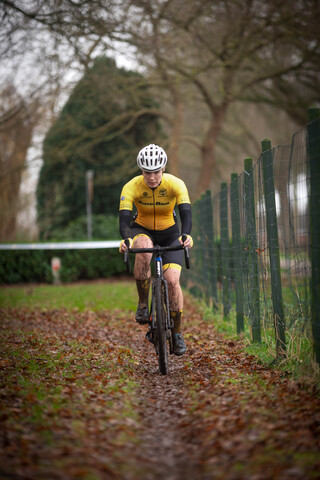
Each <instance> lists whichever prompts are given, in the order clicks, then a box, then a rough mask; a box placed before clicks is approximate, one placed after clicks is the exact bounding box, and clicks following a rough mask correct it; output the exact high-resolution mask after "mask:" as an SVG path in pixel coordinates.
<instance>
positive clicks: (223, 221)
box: [220, 182, 230, 317]
mask: <svg viewBox="0 0 320 480" xmlns="http://www.w3.org/2000/svg"><path fill="white" fill-rule="evenodd" d="M220 232H221V240H220V251H221V277H222V302H223V316H224V317H228V315H229V310H230V302H229V275H228V271H229V229H228V186H227V184H226V183H225V182H224V183H221V190H220Z"/></svg>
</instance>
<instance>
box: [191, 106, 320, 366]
mask: <svg viewBox="0 0 320 480" xmlns="http://www.w3.org/2000/svg"><path fill="white" fill-rule="evenodd" d="M193 219H194V221H193V223H194V225H193V237H194V239H195V246H194V248H193V251H192V269H191V270H190V271H188V272H187V273H186V272H184V282H185V284H186V286H187V288H188V289H189V290H190V291H191V292H192V293H193V294H195V295H197V296H202V297H204V298H205V299H206V301H207V303H208V304H209V305H212V308H213V309H214V310H217V309H219V308H221V311H222V313H223V316H224V317H225V318H227V319H228V318H230V319H231V317H232V318H235V330H236V331H237V333H238V334H240V333H241V332H242V331H243V330H244V328H245V327H248V328H249V329H250V334H251V338H252V342H260V341H261V339H262V338H265V337H266V335H269V336H271V337H272V338H273V342H274V345H275V353H276V356H277V357H278V358H283V357H284V356H285V355H286V351H287V348H288V344H289V343H290V341H291V339H292V338H293V336H294V335H298V336H299V335H300V336H304V337H305V338H307V339H309V340H310V343H312V344H313V351H314V354H315V358H316V360H317V362H318V363H320V280H319V275H320V115H319V110H318V109H310V123H309V124H308V125H307V127H306V128H303V129H302V130H300V131H299V132H297V133H296V134H295V135H294V136H293V138H292V141H291V144H290V145H280V146H277V147H274V148H272V147H271V144H270V141H268V140H264V141H263V142H262V145H261V155H260V157H259V159H258V160H257V161H256V162H255V163H253V162H252V159H251V158H246V159H245V160H244V170H243V172H242V173H241V174H240V175H237V174H235V173H233V174H232V175H231V179H230V184H226V183H224V184H222V185H221V190H220V192H219V193H217V194H216V195H214V196H212V194H211V192H210V191H207V192H206V193H205V194H203V195H202V197H201V198H200V199H198V200H197V201H196V202H195V203H194V206H193ZM230 312H231V313H232V312H234V313H235V315H232V316H231V315H230ZM230 321H231V320H230Z"/></svg>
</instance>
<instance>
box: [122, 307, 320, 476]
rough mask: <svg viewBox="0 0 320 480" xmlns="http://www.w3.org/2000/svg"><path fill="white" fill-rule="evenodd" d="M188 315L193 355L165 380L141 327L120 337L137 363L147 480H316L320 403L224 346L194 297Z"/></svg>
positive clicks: (238, 348)
mask: <svg viewBox="0 0 320 480" xmlns="http://www.w3.org/2000/svg"><path fill="white" fill-rule="evenodd" d="M185 310H186V312H188V313H187V314H186V315H185V337H186V341H187V344H188V352H187V354H186V355H185V356H183V357H181V358H179V357H175V356H171V357H170V369H169V374H168V375H167V376H162V375H160V374H159V372H158V365H157V359H156V356H155V354H154V352H153V347H152V345H150V344H149V343H148V342H147V341H144V340H143V338H144V333H145V328H144V327H140V326H138V327H137V326H136V325H134V326H133V328H131V329H130V330H129V331H127V332H128V336H127V337H126V336H125V335H124V336H123V337H122V341H124V344H127V345H130V347H131V348H132V349H133V350H134V351H135V352H137V356H138V358H139V365H138V366H137V373H138V376H139V383H140V388H139V397H140V401H139V416H140V419H141V429H140V431H139V434H138V438H139V442H140V443H139V449H138V452H137V456H136V462H137V465H141V466H143V470H144V471H145V472H146V471H147V473H144V476H143V478H145V479H146V480H149V479H150V480H164V479H167V480H180V479H181V480H182V479H186V478H188V479H191V480H209V479H220V480H241V479H243V480H247V479H250V480H269V479H270V480H271V479H272V480H291V479H292V480H293V479H301V480H302V479H303V480H306V479H309V478H310V479H312V478H319V479H320V410H319V407H320V401H319V399H318V398H316V397H315V396H312V395H309V394H307V393H306V392H304V391H303V390H301V389H300V388H299V386H298V385H297V384H296V383H295V382H293V381H292V380H290V379H289V378H287V377H286V376H285V375H284V374H283V373H280V372H278V371H276V370H272V369H269V368H268V367H266V366H263V365H261V364H260V363H259V361H257V359H256V358H254V357H253V356H250V355H248V354H246V353H244V351H243V347H242V344H241V342H239V343H237V342H234V341H228V340H225V339H224V338H223V336H221V335H219V334H218V333H217V332H216V331H215V330H214V327H213V325H208V324H206V323H204V322H203V320H202V318H201V315H200V314H199V312H197V310H196V309H195V308H194V306H193V304H192V301H190V299H189V300H187V301H186V309H185ZM146 467H147V468H146Z"/></svg>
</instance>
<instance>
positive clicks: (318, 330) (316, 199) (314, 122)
mask: <svg viewBox="0 0 320 480" xmlns="http://www.w3.org/2000/svg"><path fill="white" fill-rule="evenodd" d="M309 122H310V123H309V124H308V126H307V133H308V144H307V148H308V162H309V172H310V243H311V248H310V255H311V268H312V273H311V322H312V336H313V351H314V355H315V359H316V361H317V362H318V363H319V364H320V186H319V181H320V111H319V109H318V108H310V109H309Z"/></svg>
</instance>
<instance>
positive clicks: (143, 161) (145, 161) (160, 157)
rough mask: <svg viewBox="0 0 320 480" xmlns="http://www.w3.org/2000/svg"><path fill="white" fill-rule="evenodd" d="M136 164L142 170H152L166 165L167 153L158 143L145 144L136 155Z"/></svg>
mask: <svg viewBox="0 0 320 480" xmlns="http://www.w3.org/2000/svg"><path fill="white" fill-rule="evenodd" d="M137 165H138V167H139V168H141V169H142V170H146V171H147V172H154V171H155V170H160V169H161V168H164V167H165V166H166V165H167V154H166V152H165V151H164V150H163V148H161V147H159V146H158V145H154V144H153V143H152V144H151V145H147V146H146V147H144V148H142V149H141V150H140V152H139V153H138V156H137Z"/></svg>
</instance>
